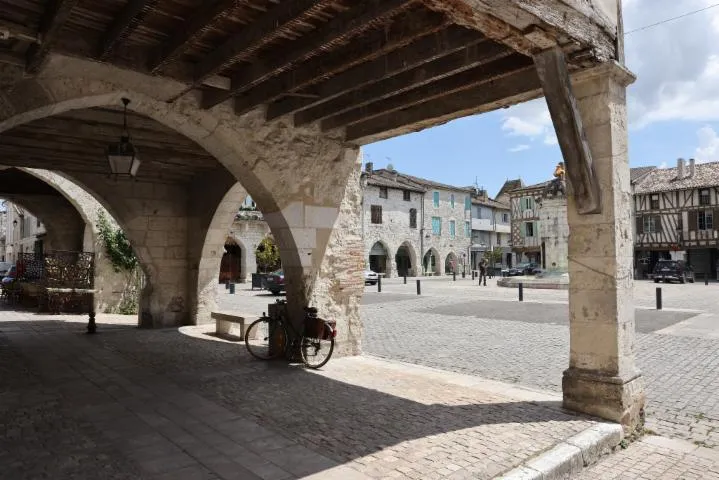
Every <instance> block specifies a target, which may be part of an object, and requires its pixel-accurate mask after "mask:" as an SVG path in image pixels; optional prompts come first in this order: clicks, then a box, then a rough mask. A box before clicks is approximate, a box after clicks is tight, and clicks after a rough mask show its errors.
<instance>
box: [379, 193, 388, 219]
mask: <svg viewBox="0 0 719 480" xmlns="http://www.w3.org/2000/svg"><path fill="white" fill-rule="evenodd" d="M379 198H387V187H379ZM380 223H382V222H380Z"/></svg>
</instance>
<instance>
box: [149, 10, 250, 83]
mask: <svg viewBox="0 0 719 480" xmlns="http://www.w3.org/2000/svg"><path fill="white" fill-rule="evenodd" d="M240 3H244V2H240V1H239V0H216V1H215V2H214V3H213V4H212V5H209V6H204V5H203V6H202V7H200V8H199V9H198V10H197V11H196V12H194V14H193V15H192V17H190V18H188V19H187V21H186V22H185V24H184V25H183V26H182V27H181V28H179V29H178V30H177V31H176V32H175V34H174V35H172V37H171V38H170V39H169V40H168V41H167V42H166V43H165V44H164V45H162V47H160V49H159V52H158V53H157V54H156V56H155V57H154V58H153V59H152V60H151V61H150V64H149V65H148V68H149V70H150V72H151V73H153V74H157V73H158V72H159V71H160V70H162V68H163V67H164V66H165V65H167V64H169V63H172V62H174V61H175V60H177V59H178V58H179V57H180V55H182V54H183V53H184V52H185V50H187V48H189V47H190V46H191V45H193V44H194V43H195V42H196V41H197V40H199V39H200V38H201V37H202V36H203V35H204V34H205V33H206V32H208V31H209V30H212V29H213V28H215V27H216V26H217V25H218V24H219V23H220V22H221V21H222V20H224V19H225V18H226V17H227V16H228V15H230V14H231V13H232V12H233V11H234V10H235V8H236V7H237V5H239V4H240Z"/></svg>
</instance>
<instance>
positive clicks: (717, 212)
mask: <svg viewBox="0 0 719 480" xmlns="http://www.w3.org/2000/svg"><path fill="white" fill-rule="evenodd" d="M712 227H713V230H719V208H715V209H714V216H713V218H712Z"/></svg>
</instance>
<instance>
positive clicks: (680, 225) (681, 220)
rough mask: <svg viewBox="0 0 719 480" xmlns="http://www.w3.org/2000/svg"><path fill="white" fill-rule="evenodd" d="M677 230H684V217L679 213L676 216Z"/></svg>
mask: <svg viewBox="0 0 719 480" xmlns="http://www.w3.org/2000/svg"><path fill="white" fill-rule="evenodd" d="M677 230H680V231H681V230H684V218H683V217H682V214H681V213H680V214H679V215H678V216H677Z"/></svg>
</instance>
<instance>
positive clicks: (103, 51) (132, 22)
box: [98, 0, 159, 61]
mask: <svg viewBox="0 0 719 480" xmlns="http://www.w3.org/2000/svg"><path fill="white" fill-rule="evenodd" d="M158 1H159V0H130V1H129V2H128V4H127V5H126V6H125V8H124V9H123V10H122V12H120V14H119V15H118V16H117V17H116V18H115V20H114V21H113V22H112V25H110V28H108V30H107V32H105V35H103V39H102V44H101V45H100V53H99V55H98V58H99V59H100V60H103V61H105V60H107V59H108V57H109V56H110V54H111V53H112V52H113V50H114V49H115V47H116V46H117V45H119V44H120V43H122V42H123V41H124V40H125V39H126V38H127V37H128V36H130V35H131V34H132V32H134V31H135V29H137V27H139V26H140V24H141V23H142V22H143V21H144V19H145V17H147V15H149V14H150V13H152V12H153V10H154V9H155V6H157V2H158Z"/></svg>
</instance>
